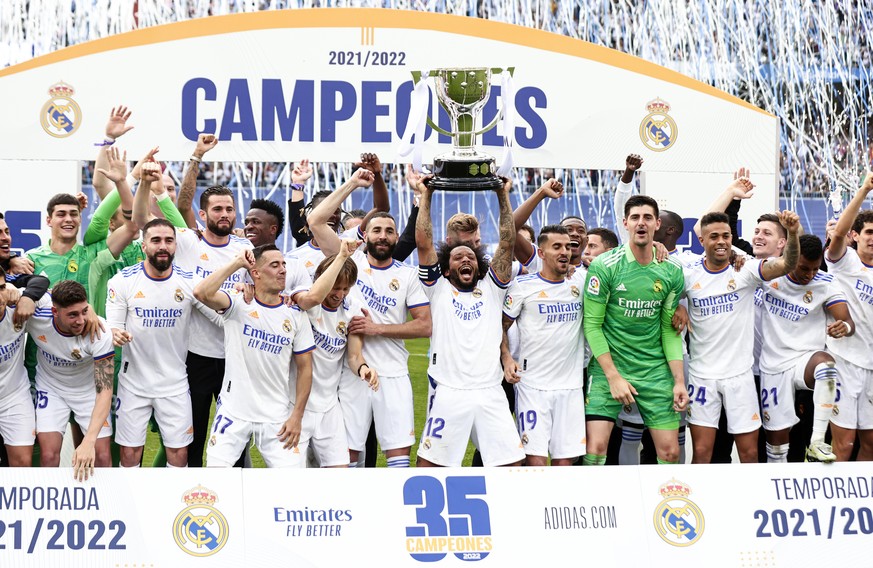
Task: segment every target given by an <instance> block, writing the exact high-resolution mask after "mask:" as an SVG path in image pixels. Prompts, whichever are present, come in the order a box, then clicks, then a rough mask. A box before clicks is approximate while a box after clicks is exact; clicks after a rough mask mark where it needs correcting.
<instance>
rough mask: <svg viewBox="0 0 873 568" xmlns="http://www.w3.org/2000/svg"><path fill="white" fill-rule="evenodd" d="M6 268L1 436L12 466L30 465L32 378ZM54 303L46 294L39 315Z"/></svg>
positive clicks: (0, 284) (0, 282) (1, 304)
mask: <svg viewBox="0 0 873 568" xmlns="http://www.w3.org/2000/svg"><path fill="white" fill-rule="evenodd" d="M7 286H10V285H9V284H7V282H6V271H5V270H4V269H3V268H2V267H0V435H2V436H3V442H4V443H5V445H6V454H7V457H8V459H9V465H10V466H11V467H29V466H30V465H32V459H33V440H34V434H35V431H36V419H35V415H34V412H33V398H31V395H30V381H29V380H28V379H27V370H26V369H25V368H24V338H25V329H24V325H23V324H21V323H16V322H15V321H14V317H15V307H16V305H15V304H13V303H11V302H7V295H11V296H14V297H13V298H12V301H16V302H17V294H9V291H7V290H6V288H7ZM50 308H51V302H50V300H49V299H48V296H43V297H42V298H40V299H39V301H37V303H36V308H35V310H34V314H35V315H39V314H47V313H48V314H50V313H51V311H50Z"/></svg>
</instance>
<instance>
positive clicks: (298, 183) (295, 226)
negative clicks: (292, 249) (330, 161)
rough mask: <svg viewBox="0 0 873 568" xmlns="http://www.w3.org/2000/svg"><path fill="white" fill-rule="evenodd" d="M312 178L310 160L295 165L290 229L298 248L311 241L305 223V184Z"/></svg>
mask: <svg viewBox="0 0 873 568" xmlns="http://www.w3.org/2000/svg"><path fill="white" fill-rule="evenodd" d="M311 177H312V166H311V165H310V164H309V160H307V159H305V158H304V159H303V160H300V161H299V162H297V163H296V164H294V169H292V170H291V199H289V200H288V212H287V216H288V229H289V230H290V231H291V236H292V237H294V241H295V242H296V243H297V246H298V247H299V246H300V245H304V244H306V243H307V242H308V241H309V237H310V235H309V234H308V233H307V232H306V223H305V222H304V221H303V200H304V199H305V198H306V195H305V194H304V193H303V184H305V183H306V180H308V179H309V178H311Z"/></svg>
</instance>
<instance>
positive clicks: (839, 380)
mask: <svg viewBox="0 0 873 568" xmlns="http://www.w3.org/2000/svg"><path fill="white" fill-rule="evenodd" d="M129 116H130V113H129V111H128V110H127V109H126V108H124V107H120V108H118V109H113V110H112V112H111V113H110V118H109V121H108V123H107V127H106V139H105V141H104V142H103V143H102V148H101V150H100V152H99V156H98V160H97V164H96V167H95V176H94V187H95V190H96V191H97V193H98V194H99V196H100V198H101V203H100V206H99V207H98V208H97V211H96V212H95V214H94V217H93V219H92V221H91V223H90V225H89V228H88V231H87V232H86V233H85V235H84V239H83V241H82V242H81V243H80V242H79V240H78V238H79V228H80V222H81V218H80V212H81V210H82V207H83V204H82V202H81V201H80V199H79V198H78V197H76V196H72V195H68V194H59V195H56V196H55V197H53V198H52V199H51V200H50V201H49V203H48V205H47V213H48V217H47V223H48V225H49V227H50V229H51V235H52V237H51V241H50V242H49V243H48V244H46V245H44V246H42V247H39V248H37V249H34V250H31V251H28V252H27V253H26V255H25V256H24V257H17V256H14V255H11V254H10V245H11V242H10V238H9V228H8V227H7V226H6V222H5V220H4V219H3V218H2V216H0V275H2V276H4V278H3V279H0V306H2V307H3V310H2V313H0V364H2V365H0V435H2V437H3V441H4V443H5V449H6V456H5V457H4V461H5V462H6V463H7V464H8V465H12V466H27V465H31V464H32V463H39V464H40V465H42V466H58V465H68V464H60V450H61V444H62V440H63V435H64V433H65V431H66V429H67V425H68V423H70V424H72V425H73V427H72V430H73V437H74V441H75V446H76V447H75V451H74V453H73V460H72V464H71V465H72V466H73V467H74V475H76V477H78V478H86V477H87V476H89V475H92V474H93V471H94V467H95V466H96V467H107V466H110V465H112V464H113V462H115V463H118V464H119V465H120V466H121V467H138V466H139V465H140V463H141V461H142V453H143V447H144V445H145V441H146V433H147V430H148V428H149V423H150V421H153V425H154V426H156V427H157V429H158V430H159V432H160V435H161V439H162V443H163V447H164V448H165V453H164V454H162V456H164V459H165V460H166V462H165V463H166V465H167V466H168V467H186V466H189V465H190V466H201V465H203V463H202V461H203V459H202V456H203V451H204V447H205V449H206V462H207V463H206V465H208V466H233V465H243V464H245V463H246V462H247V461H248V447H249V445H250V444H251V443H252V442H253V443H254V444H256V445H257V447H258V449H259V450H260V452H261V454H262V456H263V458H264V460H265V462H266V463H267V465H268V466H270V467H304V466H305V465H306V464H307V462H309V465H318V466H321V467H349V466H352V467H354V466H356V464H357V463H358V461H359V457H360V453H361V452H362V451H363V450H364V448H365V444H366V438H367V433H368V431H369V429H370V426H371V424H373V423H375V431H376V436H377V438H378V440H379V444H380V446H381V449H382V450H383V451H384V452H385V456H386V459H387V463H388V466H389V467H408V466H409V465H410V464H409V462H410V450H411V448H412V445H413V444H414V443H415V442H416V439H418V441H419V447H418V452H417V454H418V462H417V464H418V466H419V467H423V466H460V465H461V463H462V460H463V457H464V455H465V451H466V448H467V443H468V440H470V439H472V441H473V443H474V444H475V446H476V447H477V449H478V450H479V452H480V454H481V460H482V463H483V464H484V465H520V464H523V463H524V464H526V465H546V464H548V463H549V460H550V459H551V464H552V465H572V464H574V463H577V462H580V461H581V463H584V464H586V465H599V464H604V463H606V462H607V454H608V448H609V443H610V438H611V437H612V438H613V439H616V437H615V436H614V435H613V432H612V430H613V426H614V425H615V424H616V423H618V424H620V425H621V436H620V438H621V448H620V449H619V450H618V452H617V454H618V461H619V462H620V463H639V461H640V442H641V440H642V439H643V435H644V431H647V432H648V436H649V437H650V438H651V440H652V443H653V448H654V454H655V456H656V460H657V462H658V463H677V462H679V461H683V462H684V461H685V457H684V445H685V444H684V437H685V425H686V423H687V425H688V427H689V429H690V433H691V438H692V444H693V461H694V462H695V463H710V461H711V460H713V459H714V453H718V452H719V451H720V450H719V449H718V446H719V443H718V439H719V438H720V437H721V435H722V434H723V433H725V431H726V432H727V433H729V434H731V435H732V436H733V440H734V441H735V442H736V447H737V452H738V454H739V458H740V460H741V461H743V462H755V461H759V459H761V460H762V461H763V459H764V456H766V461H771V462H780V461H786V460H787V458H788V455H789V442H790V440H791V439H795V440H797V439H798V437H797V436H793V437H792V434H791V430H792V428H793V427H795V425H796V424H797V423H798V422H799V418H798V414H801V415H806V416H811V418H812V420H811V421H809V422H810V423H811V434H809V433H802V434H801V436H802V438H800V439H801V443H802V446H803V451H802V452H801V456H802V457H804V458H805V459H807V460H808V461H819V462H830V461H834V460H848V459H850V458H852V457H855V458H856V459H861V460H870V459H873V350H871V349H870V348H869V345H868V342H869V341H870V340H871V339H873V212H871V211H861V206H862V204H863V201H864V199H865V198H866V197H867V195H868V194H869V192H870V191H871V190H873V176H871V175H868V176H867V178H866V179H865V180H864V183H863V186H862V187H861V188H860V190H859V191H858V192H857V193H856V195H855V196H854V198H853V199H852V201H851V202H850V204H849V205H848V207H847V208H846V210H845V211H844V212H843V215H842V216H841V217H840V218H839V219H838V220H837V221H836V222H832V223H831V224H830V225H829V227H828V235H827V243H826V245H825V244H823V243H822V241H821V240H820V239H819V238H818V237H816V236H814V235H802V234H801V233H802V230H801V228H800V224H799V220H798V217H797V215H796V214H794V213H792V212H790V211H784V212H781V213H778V214H770V215H764V216H762V217H761V218H760V219H759V221H758V224H757V226H756V227H755V232H754V237H753V239H752V242H751V243H747V242H745V241H742V240H741V239H739V238H738V236H737V235H736V217H737V211H738V209H739V204H740V202H741V200H742V199H745V198H747V197H749V196H750V194H751V190H752V188H753V187H754V186H753V185H752V183H751V181H750V180H749V177H748V172H746V171H744V170H739V171H738V172H737V173H736V175H735V179H734V181H733V182H732V183H731V184H730V185H729V186H728V187H727V189H726V190H725V191H724V193H723V194H721V195H720V196H719V197H718V199H717V200H716V201H715V202H714V203H713V205H712V207H711V208H710V210H709V211H707V212H705V214H704V215H703V216H702V218H701V220H700V222H699V223H698V225H697V226H696V227H695V231H696V232H697V233H698V236H699V237H700V241H701V243H702V245H703V248H704V254H703V255H702V256H699V257H698V256H696V255H692V254H691V253H688V252H685V253H680V252H677V250H676V240H677V239H678V238H679V236H681V234H682V233H683V222H682V218H681V217H680V216H679V215H677V214H675V213H673V212H669V211H660V210H659V207H658V204H657V202H656V201H655V200H653V199H652V198H650V197H646V196H642V195H632V189H633V178H634V173H635V171H636V170H637V169H638V168H639V167H640V166H641V165H642V159H641V158H640V157H639V156H635V155H631V156H629V157H628V158H627V161H626V169H625V172H624V175H623V176H622V179H621V183H620V184H619V187H618V188H617V191H616V198H615V206H616V211H617V212H620V213H622V218H623V221H622V226H623V230H622V231H621V233H622V234H621V235H616V234H615V233H613V232H612V231H610V230H608V229H605V228H591V229H589V228H587V227H586V225H585V222H584V220H583V219H581V218H578V217H567V218H565V219H564V220H562V221H561V223H560V224H557V225H548V226H545V227H543V228H542V230H541V231H540V233H539V235H538V236H537V237H536V240H535V242H533V241H534V239H533V238H532V237H533V234H532V233H533V231H532V230H530V228H529V227H527V226H526V225H525V223H526V222H527V219H528V218H529V217H530V215H531V214H532V213H533V211H534V210H535V209H536V207H537V206H538V205H539V203H540V202H541V201H542V200H544V199H547V198H548V199H559V198H561V196H562V193H563V187H562V185H561V183H560V182H558V181H556V180H549V181H548V182H546V183H545V184H544V185H543V186H542V187H540V188H539V189H538V190H537V191H535V192H534V193H533V194H532V195H531V196H530V198H528V199H527V200H526V201H525V202H524V203H522V204H521V205H520V206H519V207H518V208H517V209H516V210H515V211H513V210H512V208H511V206H510V201H509V193H510V189H511V182H510V181H509V180H504V184H503V186H502V187H501V188H500V189H498V190H496V191H495V194H496V196H495V197H496V199H497V201H498V204H499V211H500V215H499V227H498V229H499V242H498V243H497V246H496V250H495V252H494V254H493V256H490V257H489V256H488V255H486V254H485V252H484V248H483V246H482V244H481V243H480V238H479V227H478V222H477V220H476V218H475V217H473V216H471V215H465V214H458V215H455V216H454V217H452V219H450V220H449V223H448V227H447V233H446V235H447V236H446V241H445V242H443V243H439V244H435V243H434V240H433V226H432V220H431V211H430V205H431V196H432V190H431V188H430V186H429V184H428V182H429V177H428V176H423V175H420V174H417V173H415V172H414V171H412V170H411V169H410V170H408V176H407V179H408V181H409V184H410V187H411V188H412V189H413V190H414V191H415V193H416V196H417V207H415V208H414V209H413V212H412V215H411V216H410V218H409V219H408V220H407V225H406V228H405V230H404V232H403V234H402V235H401V234H400V233H399V232H398V226H397V222H396V221H395V219H394V218H393V217H392V216H391V214H390V212H389V211H388V198H387V188H386V186H385V182H384V180H383V179H382V165H381V163H380V162H379V160H378V158H377V157H376V156H375V155H373V154H364V155H362V160H361V164H360V167H359V168H358V169H357V170H356V171H355V173H354V174H353V175H352V176H351V177H350V178H349V179H348V181H346V183H345V184H343V185H342V186H341V187H339V188H337V189H336V190H335V191H333V192H319V193H318V194H316V195H315V197H314V198H313V200H312V201H311V202H310V203H309V204H307V205H306V206H305V207H302V205H303V204H302V196H303V192H302V191H301V190H302V185H299V184H303V183H305V182H306V180H307V179H308V178H309V176H310V175H311V167H310V166H309V164H308V163H307V162H306V161H305V160H304V161H302V162H300V163H298V164H297V166H296V167H295V168H294V171H293V174H292V179H293V181H294V183H295V186H294V196H293V197H292V200H291V202H289V208H288V213H289V224H290V225H291V227H292V230H293V231H294V236H295V239H297V240H298V246H297V247H296V248H295V249H294V250H292V251H289V252H288V253H287V254H285V253H284V252H283V251H281V250H280V249H279V248H277V246H276V244H275V242H276V238H277V237H278V236H279V235H280V234H281V232H282V230H283V227H284V225H285V211H284V210H283V208H282V207H280V206H279V205H277V204H275V203H273V202H271V201H267V200H254V201H253V202H252V204H251V207H250V210H249V211H248V212H247V213H246V215H245V228H244V229H243V230H242V231H239V230H236V231H235V230H234V225H235V219H236V215H237V210H236V203H235V201H234V198H233V194H232V192H231V191H230V190H229V189H228V188H226V187H224V186H214V187H210V188H208V189H207V190H206V191H205V192H204V193H203V194H202V196H201V197H200V202H199V211H198V212H197V213H196V214H195V212H194V208H193V207H192V201H193V199H194V196H195V186H196V179H197V170H198V165H199V163H200V162H201V160H202V159H203V158H204V156H205V154H206V153H207V152H208V151H209V150H210V149H212V148H213V147H215V145H216V144H217V140H216V139H215V137H214V136H211V135H201V136H200V139H199V140H198V142H197V145H196V147H195V150H194V153H193V154H192V156H191V158H190V163H189V167H188V171H187V172H186V175H185V178H184V180H183V182H182V186H181V189H180V191H179V193H178V195H176V191H175V185H174V183H173V181H172V179H171V178H170V177H169V176H167V175H164V174H162V171H161V167H160V165H159V163H158V162H156V161H155V154H156V153H157V148H155V149H153V150H152V151H151V152H149V154H148V155H147V156H146V157H145V158H144V159H143V160H142V161H141V162H140V163H139V164H137V166H136V167H135V168H134V169H133V171H131V172H130V173H128V171H127V161H126V154H124V153H123V152H121V151H119V149H118V148H117V146H115V142H116V140H117V139H118V138H120V137H121V136H122V135H124V134H125V133H126V132H128V131H129V130H130V129H131V128H132V127H131V126H129V125H128V124H127V121H128V118H129ZM137 183H138V187H137V189H136V191H135V192H133V191H132V190H131V187H132V185H134V184H137ZM371 185H372V186H373V189H374V191H373V194H374V208H373V209H372V210H371V211H370V212H369V213H366V214H365V215H363V218H360V216H359V218H358V219H355V220H354V222H353V223H349V226H347V227H342V226H341V225H340V206H341V204H342V203H343V202H344V201H345V199H346V198H347V197H348V196H349V195H350V194H351V193H352V192H353V191H354V190H355V189H357V188H360V187H369V186H371ZM298 212H299V213H300V214H302V216H300V215H298ZM198 215H199V219H198V218H197V216H198ZM352 225H354V226H352ZM344 229H345V230H344ZM138 235H141V238H140V239H139V240H136V241H135V240H134V239H135V238H136V237H137V236H138ZM528 235H530V237H528ZM622 242H624V244H621V243H622ZM414 249H417V252H418V261H419V266H418V267H417V268H416V267H413V266H411V265H408V264H404V263H403V261H404V260H405V259H406V258H407V257H408V256H409V255H410V254H411V252H412V251H413V250H414ZM822 266H826V268H827V272H824V271H820V268H821V267H822ZM418 337H430V351H429V354H428V371H427V380H428V382H429V396H428V401H427V418H426V422H425V426H424V430H423V432H421V433H420V436H418V437H417V436H416V432H415V427H414V421H413V394H412V387H411V383H410V378H409V372H408V364H407V358H408V353H407V351H406V349H405V347H404V341H403V340H405V339H411V338H418ZM113 374H114V375H115V380H113ZM506 385H512V388H510V389H506V388H504V387H505V386H506ZM795 391H801V392H802V391H808V392H811V403H810V405H811V407H812V408H811V411H810V410H809V409H808V408H805V406H804V404H800V403H799V404H795V398H796V397H795ZM113 395H114V396H113ZM798 396H800V397H802V396H804V395H803V394H800V395H798ZM508 397H509V398H510V399H512V400H513V401H514V402H513V403H511V404H508ZM803 400H805V399H803ZM213 402H214V404H215V412H214V418H213V420H212V422H211V423H210V421H209V415H210V411H211V409H212V405H213ZM798 409H800V410H801V412H799V413H798ZM113 416H114V418H115V420H114V421H113V420H112V417H113ZM71 417H72V418H71ZM113 422H114V427H113ZM762 426H763V429H764V435H763V437H764V438H765V443H763V444H759V431H760V429H761V427H762ZM798 430H799V429H798V428H795V431H798ZM828 435H830V439H831V444H832V445H831V444H828V443H826V440H827V436H828ZM113 436H114V442H115V444H112V443H110V440H111V438H112V437H113ZM35 439H36V441H38V450H39V451H38V452H34V442H35ZM795 443H797V442H795ZM114 448H117V449H118V451H117V452H115V454H116V455H114V456H113V449H114ZM759 448H761V449H759ZM35 454H36V455H37V456H38V457H36V456H35ZM762 454H763V455H762ZM580 458H581V460H580Z"/></svg>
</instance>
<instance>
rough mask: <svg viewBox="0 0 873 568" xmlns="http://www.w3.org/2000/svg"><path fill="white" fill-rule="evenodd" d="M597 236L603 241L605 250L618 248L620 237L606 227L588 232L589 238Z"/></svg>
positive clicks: (595, 228)
mask: <svg viewBox="0 0 873 568" xmlns="http://www.w3.org/2000/svg"><path fill="white" fill-rule="evenodd" d="M591 235H597V236H599V237H600V240H601V241H603V245H604V248H607V249H614V248H615V247H617V246H618V235H616V234H615V233H613V232H612V231H610V230H609V229H607V228H606V227H594V228H593V229H591V230H590V231H588V236H589V237H590V236H591Z"/></svg>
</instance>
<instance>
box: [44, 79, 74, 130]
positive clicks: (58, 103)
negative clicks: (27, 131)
mask: <svg viewBox="0 0 873 568" xmlns="http://www.w3.org/2000/svg"><path fill="white" fill-rule="evenodd" d="M48 93H49V95H50V97H51V98H50V99H49V100H48V101H46V103H45V105H43V107H42V111H41V114H40V124H42V129H43V130H45V131H46V134H48V135H49V136H54V137H55V138H66V137H67V136H69V135H71V134H72V133H73V132H75V131H76V129H78V128H79V125H80V124H81V123H82V110H81V109H80V108H79V105H78V104H77V103H76V101H74V100H73V99H72V96H73V95H74V94H75V93H76V91H75V90H74V89H73V87H72V86H70V85H68V84H66V83H64V82H63V81H59V82H58V83H55V84H54V85H52V86H51V87H50V88H49V90H48Z"/></svg>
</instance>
